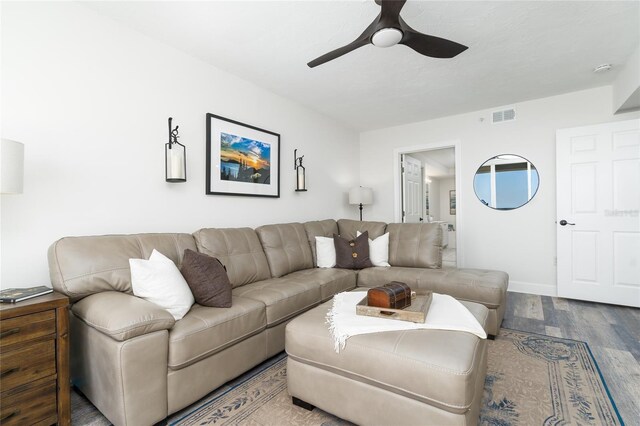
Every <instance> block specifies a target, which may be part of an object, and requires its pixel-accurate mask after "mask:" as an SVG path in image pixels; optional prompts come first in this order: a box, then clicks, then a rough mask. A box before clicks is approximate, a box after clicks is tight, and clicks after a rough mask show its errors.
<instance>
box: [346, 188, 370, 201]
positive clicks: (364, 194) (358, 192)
mask: <svg viewBox="0 0 640 426" xmlns="http://www.w3.org/2000/svg"><path fill="white" fill-rule="evenodd" d="M349 204H373V190H372V189H371V188H364V187H362V186H356V187H354V188H351V189H350V190H349Z"/></svg>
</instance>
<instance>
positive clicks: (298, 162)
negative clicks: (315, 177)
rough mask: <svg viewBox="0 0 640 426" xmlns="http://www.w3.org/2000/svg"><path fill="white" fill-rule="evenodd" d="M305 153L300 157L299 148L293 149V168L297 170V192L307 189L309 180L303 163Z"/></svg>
mask: <svg viewBox="0 0 640 426" xmlns="http://www.w3.org/2000/svg"><path fill="white" fill-rule="evenodd" d="M303 158H304V155H301V156H300V157H298V150H297V149H294V150H293V169H294V170H295V171H296V192H303V191H306V190H307V182H306V176H305V168H304V166H303V165H302V159H303Z"/></svg>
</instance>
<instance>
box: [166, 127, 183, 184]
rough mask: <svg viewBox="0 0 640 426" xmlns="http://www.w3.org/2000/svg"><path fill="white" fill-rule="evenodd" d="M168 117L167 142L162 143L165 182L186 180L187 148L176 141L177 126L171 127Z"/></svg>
mask: <svg viewBox="0 0 640 426" xmlns="http://www.w3.org/2000/svg"><path fill="white" fill-rule="evenodd" d="M171 120H173V118H171V117H169V142H167V143H166V144H164V170H165V180H166V181H167V182H173V183H175V182H186V181H187V149H186V148H185V146H184V145H182V144H181V143H180V142H178V138H179V136H178V127H179V126H176V128H175V129H171Z"/></svg>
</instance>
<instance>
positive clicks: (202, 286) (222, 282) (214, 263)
mask: <svg viewBox="0 0 640 426" xmlns="http://www.w3.org/2000/svg"><path fill="white" fill-rule="evenodd" d="M180 272H182V275H183V276H184V279H185V280H186V281H187V284H189V288H191V292H192V293H193V298H194V299H195V300H196V303H198V304H199V305H202V306H210V307H213V308H230V307H231V289H232V288H231V283H230V282H229V277H228V276H227V270H226V268H225V267H224V265H223V264H222V263H221V262H220V261H219V260H218V259H216V258H215V257H211V256H207V255H206V254H203V253H197V252H195V251H193V250H189V249H186V250H185V251H184V257H183V259H182V266H181V267H180Z"/></svg>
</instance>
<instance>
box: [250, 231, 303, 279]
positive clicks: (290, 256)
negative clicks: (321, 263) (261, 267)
mask: <svg viewBox="0 0 640 426" xmlns="http://www.w3.org/2000/svg"><path fill="white" fill-rule="evenodd" d="M256 233H257V234H258V237H259V238H260V242H261V243H262V248H263V249H264V253H265V254H266V255H267V261H268V262H269V268H270V269H271V275H272V276H273V277H274V278H278V277H281V276H283V275H287V274H290V273H291V272H295V271H300V270H302V269H310V268H313V256H312V255H311V247H310V246H309V240H308V239H307V233H306V231H305V229H304V226H303V225H302V224H301V223H284V224H278V225H264V226H261V227H259V228H256Z"/></svg>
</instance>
